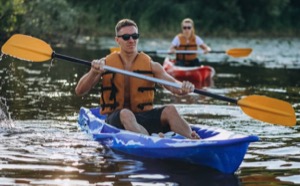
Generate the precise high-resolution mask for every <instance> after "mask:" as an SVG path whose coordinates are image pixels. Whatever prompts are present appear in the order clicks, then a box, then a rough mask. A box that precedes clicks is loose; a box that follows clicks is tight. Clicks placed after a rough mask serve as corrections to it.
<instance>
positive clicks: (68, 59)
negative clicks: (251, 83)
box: [52, 52, 238, 104]
mask: <svg viewBox="0 0 300 186" xmlns="http://www.w3.org/2000/svg"><path fill="white" fill-rule="evenodd" d="M52 58H58V59H63V60H66V61H70V62H74V63H79V64H84V65H88V66H91V62H89V61H86V60H82V59H78V58H74V57H70V56H66V55H62V54H57V53H55V52H53V53H52ZM104 69H105V70H108V71H112V72H116V73H120V74H123V75H128V76H132V77H136V78H139V79H144V80H148V81H152V82H155V83H159V84H162V85H166V86H170V87H174V88H178V89H179V88H181V86H180V85H179V84H177V83H174V82H169V81H165V80H161V79H158V78H154V77H149V76H144V75H141V74H138V73H134V72H130V71H126V70H122V69H118V68H114V67H110V66H106V65H105V66H104ZM194 92H195V93H197V94H201V95H204V96H208V97H212V98H216V99H219V100H222V101H227V102H230V103H234V104H237V102H238V100H236V99H233V98H229V97H225V96H221V95H217V94H213V93H210V92H207V91H203V90H200V89H195V90H194Z"/></svg>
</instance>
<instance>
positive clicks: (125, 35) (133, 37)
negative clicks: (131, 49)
mask: <svg viewBox="0 0 300 186" xmlns="http://www.w3.org/2000/svg"><path fill="white" fill-rule="evenodd" d="M117 37H121V38H122V39H123V40H124V41H127V40H129V39H130V37H132V39H134V40H137V39H138V38H139V37H140V34H138V33H134V34H123V35H119V36H117Z"/></svg>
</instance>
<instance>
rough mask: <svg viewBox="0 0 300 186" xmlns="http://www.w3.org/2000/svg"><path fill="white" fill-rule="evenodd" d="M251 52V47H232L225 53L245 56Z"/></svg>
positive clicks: (233, 55)
mask: <svg viewBox="0 0 300 186" xmlns="http://www.w3.org/2000/svg"><path fill="white" fill-rule="evenodd" d="M251 52H252V48H233V49H230V50H227V51H226V53H227V55H229V56H232V57H247V56H249V54H250V53H251Z"/></svg>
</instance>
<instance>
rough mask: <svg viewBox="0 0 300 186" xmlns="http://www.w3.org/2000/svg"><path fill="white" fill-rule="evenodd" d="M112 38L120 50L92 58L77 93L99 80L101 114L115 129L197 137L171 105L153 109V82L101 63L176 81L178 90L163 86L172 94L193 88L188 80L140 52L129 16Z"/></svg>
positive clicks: (182, 93)
mask: <svg viewBox="0 0 300 186" xmlns="http://www.w3.org/2000/svg"><path fill="white" fill-rule="evenodd" d="M115 32H116V37H115V41H116V43H118V45H119V47H120V52H118V53H112V54H110V55H108V56H106V58H102V59H100V60H93V61H92V64H91V69H90V71H89V72H88V73H87V74H85V75H84V76H83V77H82V78H81V79H80V80H79V82H78V84H77V87H76V90H75V91H76V94H77V95H80V96H82V95H84V94H86V93H88V92H89V91H90V90H91V89H92V87H93V86H95V85H96V83H98V82H99V81H100V79H102V85H101V98H100V103H101V114H107V115H108V117H107V120H106V122H107V123H109V124H111V125H113V126H116V127H118V128H122V129H126V130H129V131H133V132H137V133H142V134H146V135H149V134H151V133H160V132H168V131H170V130H172V131H174V132H176V133H178V134H181V135H183V136H185V137H187V138H191V139H199V136H198V135H197V133H195V132H194V131H191V129H190V127H189V126H188V123H187V122H186V121H185V120H184V119H183V118H181V117H180V115H179V113H178V112H177V110H176V108H175V107H174V105H167V106H164V107H161V108H153V100H154V83H153V82H150V81H146V80H142V79H138V78H134V77H130V76H125V75H122V74H118V73H112V72H108V71H105V70H104V68H103V67H104V65H108V66H112V67H115V68H120V69H124V70H128V71H134V72H137V73H142V74H144V75H148V76H152V77H156V78H159V79H162V80H166V81H171V82H177V83H179V84H181V85H182V86H181V89H176V88H173V87H168V86H166V87H165V88H166V89H168V90H169V91H171V92H172V93H174V94H178V95H186V94H188V93H190V92H192V91H193V90H194V85H193V84H192V83H190V82H182V83H181V82H178V81H176V80H175V79H174V78H173V77H171V76H170V75H168V74H167V73H166V72H165V71H164V69H163V68H162V66H161V65H160V64H159V63H157V62H154V61H152V60H151V58H150V57H149V56H148V55H146V54H144V53H142V52H141V53H139V52H138V50H137V44H138V38H139V33H138V27H137V25H136V23H135V22H134V21H132V20H129V19H123V20H120V21H119V22H118V23H117V25H116V28H115Z"/></svg>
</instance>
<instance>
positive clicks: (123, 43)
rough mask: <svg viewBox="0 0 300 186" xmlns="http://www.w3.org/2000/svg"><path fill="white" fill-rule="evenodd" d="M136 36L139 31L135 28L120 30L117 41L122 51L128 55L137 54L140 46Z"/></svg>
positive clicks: (127, 27) (129, 27)
mask: <svg viewBox="0 0 300 186" xmlns="http://www.w3.org/2000/svg"><path fill="white" fill-rule="evenodd" d="M136 34H138V29H137V28H136V27H135V26H126V27H123V28H121V29H120V31H119V32H118V35H117V36H116V38H115V41H116V42H117V43H118V44H119V46H120V48H121V50H122V51H124V52H127V53H132V52H136V51H137V44H138V38H136V36H137V35H136ZM137 37H138V36H137Z"/></svg>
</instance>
